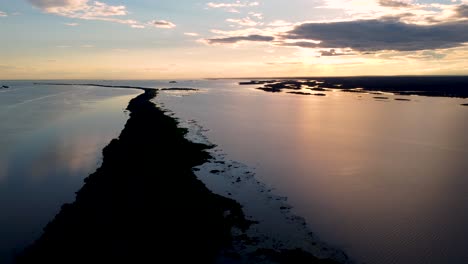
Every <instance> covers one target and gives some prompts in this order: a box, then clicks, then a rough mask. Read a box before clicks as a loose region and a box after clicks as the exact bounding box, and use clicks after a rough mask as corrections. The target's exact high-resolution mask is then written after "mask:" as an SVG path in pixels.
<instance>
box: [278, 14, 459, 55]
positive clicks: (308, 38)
mask: <svg viewBox="0 0 468 264" xmlns="http://www.w3.org/2000/svg"><path fill="white" fill-rule="evenodd" d="M467 28H468V21H459V22H450V23H440V24H435V25H416V24H406V23H403V22H399V21H394V20H378V19H371V20H355V21H345V22H332V23H304V24H301V25H298V26H296V27H295V28H294V29H293V30H291V31H289V32H287V33H285V34H283V35H282V38H283V42H284V43H283V44H282V45H284V46H298V47H305V48H330V49H337V48H338V49H339V48H343V49H344V48H350V49H352V50H355V51H360V52H373V51H382V50H396V51H416V50H426V49H445V48H452V47H459V46H463V45H464V44H465V43H467V42H468V30H466V29H467ZM294 40H297V42H292V43H291V41H294ZM286 41H289V43H286ZM314 42H315V43H314Z"/></svg>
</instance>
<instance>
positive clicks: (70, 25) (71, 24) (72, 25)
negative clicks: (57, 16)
mask: <svg viewBox="0 0 468 264" xmlns="http://www.w3.org/2000/svg"><path fill="white" fill-rule="evenodd" d="M64 25H66V26H69V27H76V26H78V25H79V24H78V23H64Z"/></svg>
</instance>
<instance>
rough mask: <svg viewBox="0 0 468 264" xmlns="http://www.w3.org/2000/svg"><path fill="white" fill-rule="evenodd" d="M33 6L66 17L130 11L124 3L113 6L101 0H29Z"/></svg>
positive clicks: (125, 13)
mask: <svg viewBox="0 0 468 264" xmlns="http://www.w3.org/2000/svg"><path fill="white" fill-rule="evenodd" d="M28 1H29V2H30V3H31V4H32V5H33V6H35V7H38V8H40V9H41V10H42V11H44V12H46V13H52V14H57V15H61V16H66V17H76V18H92V17H108V16H124V15H127V14H128V12H127V10H126V7H125V6H123V5H119V6H113V5H108V4H106V3H102V2H99V1H89V0H28Z"/></svg>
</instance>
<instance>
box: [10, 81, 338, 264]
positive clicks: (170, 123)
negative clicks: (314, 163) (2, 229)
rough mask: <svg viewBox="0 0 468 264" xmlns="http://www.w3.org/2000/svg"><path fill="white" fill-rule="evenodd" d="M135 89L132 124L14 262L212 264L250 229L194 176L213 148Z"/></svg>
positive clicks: (149, 92) (292, 254) (270, 255)
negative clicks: (235, 237) (199, 141)
mask: <svg viewBox="0 0 468 264" xmlns="http://www.w3.org/2000/svg"><path fill="white" fill-rule="evenodd" d="M122 88H123V87H122ZM127 88H130V87H127ZM139 89H142V90H143V91H144V93H143V94H141V95H139V96H137V97H136V98H134V99H132V100H131V101H130V103H129V105H128V107H127V110H128V111H129V112H130V118H129V119H128V121H127V124H126V125H125V128H124V129H123V130H122V132H121V134H120V136H119V138H117V139H113V140H112V141H111V142H110V143H109V145H108V146H106V147H105V148H104V150H103V162H102V165H101V167H100V168H98V169H97V170H96V172H94V173H92V174H91V175H90V176H89V177H88V178H86V179H85V185H84V186H83V187H82V188H81V189H80V190H79V191H78V192H77V195H76V200H75V202H73V203H72V204H65V205H63V206H62V209H61V211H60V213H59V214H57V216H56V217H55V218H54V219H53V220H52V221H51V222H50V223H49V224H48V225H47V226H46V227H45V229H44V233H43V235H42V236H41V237H40V238H39V239H38V240H37V241H36V242H34V243H33V244H32V245H31V246H29V247H28V248H27V249H25V250H24V251H23V252H22V253H21V254H20V255H18V256H17V257H16V263H36V262H45V263H81V262H89V261H93V262H95V261H101V262H106V263H107V262H123V261H125V262H137V261H144V262H147V261H161V260H165V259H170V260H172V262H179V261H190V262H197V263H198V262H201V263H214V262H215V261H216V260H217V259H218V260H219V255H220V254H221V252H222V250H223V249H225V248H227V247H229V246H230V244H231V242H232V230H233V229H236V230H239V231H240V232H244V231H245V230H247V229H248V228H249V226H250V225H252V224H253V222H251V221H248V220H246V219H245V217H244V214H243V211H242V207H241V205H240V204H239V203H238V202H236V201H234V200H232V199H229V198H226V197H223V196H220V195H217V194H214V193H213V192H211V191H210V190H209V189H208V188H207V187H206V186H205V185H204V184H203V183H202V182H201V181H200V180H199V179H197V177H196V176H195V174H194V173H193V170H192V168H193V167H195V166H198V165H201V164H203V163H205V162H206V161H207V160H208V159H210V155H209V154H208V152H207V151H206V150H207V149H209V148H210V147H212V146H208V145H203V144H197V143H192V142H190V141H188V140H187V139H185V137H184V135H185V134H186V133H187V130H186V129H183V128H180V127H179V126H178V123H177V121H176V120H175V119H173V118H171V117H169V116H167V115H165V112H164V111H163V110H160V109H159V108H158V107H156V106H155V105H154V104H153V103H152V102H151V100H152V99H153V98H154V97H155V96H156V95H157V90H155V89H145V88H139ZM246 240H248V238H246ZM256 253H257V255H256V256H253V257H261V258H262V259H264V260H267V261H268V262H269V263H297V261H301V262H302V261H307V262H308V263H336V262H335V261H332V260H329V259H326V260H319V259H317V258H315V257H314V256H312V255H311V254H310V253H307V252H305V251H303V250H301V249H297V250H281V249H265V248H259V249H258V250H257V252H256ZM235 259H236V257H234V258H233V261H235Z"/></svg>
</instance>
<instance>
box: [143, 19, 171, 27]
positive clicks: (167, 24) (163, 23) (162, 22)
mask: <svg viewBox="0 0 468 264" xmlns="http://www.w3.org/2000/svg"><path fill="white" fill-rule="evenodd" d="M148 25H151V26H153V27H157V28H175V27H176V25H175V24H174V23H172V22H169V21H166V20H153V21H150V22H148Z"/></svg>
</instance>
